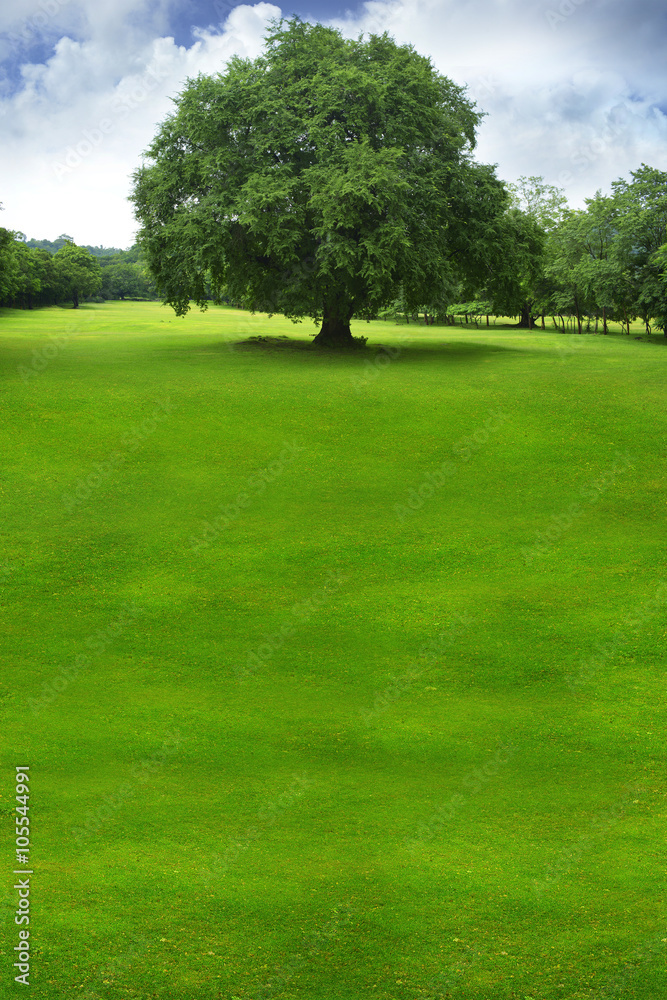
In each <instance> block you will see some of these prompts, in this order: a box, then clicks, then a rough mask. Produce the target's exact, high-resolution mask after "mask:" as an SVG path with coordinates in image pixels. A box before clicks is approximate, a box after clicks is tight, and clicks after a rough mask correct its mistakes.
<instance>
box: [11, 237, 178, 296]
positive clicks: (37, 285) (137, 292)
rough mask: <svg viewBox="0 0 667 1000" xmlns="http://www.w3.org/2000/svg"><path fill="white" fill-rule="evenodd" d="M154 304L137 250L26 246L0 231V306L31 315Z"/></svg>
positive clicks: (61, 243) (66, 243) (59, 243)
mask: <svg viewBox="0 0 667 1000" xmlns="http://www.w3.org/2000/svg"><path fill="white" fill-rule="evenodd" d="M126 298H133V299H155V298H158V293H157V289H156V287H155V283H154V281H153V280H152V278H151V276H150V274H149V273H148V269H147V266H146V264H145V262H144V261H143V259H142V256H141V250H140V248H139V247H138V246H134V247H132V248H131V249H130V250H119V249H117V248H115V247H109V248H105V247H102V246H99V247H91V246H86V247H83V246H77V245H76V244H75V242H74V240H73V239H72V238H71V237H70V236H68V235H67V234H65V233H63V234H62V235H61V236H59V237H58V239H57V240H53V241H49V240H26V238H25V236H24V234H23V233H17V232H12V231H11V230H8V229H3V228H0V306H7V307H11V308H14V309H35V308H38V307H40V306H52V305H59V304H61V303H64V302H71V303H72V305H73V307H74V308H75V309H76V308H77V307H78V305H79V303H80V302H81V301H84V300H86V299H87V300H90V299H94V300H98V301H100V300H106V299H126Z"/></svg>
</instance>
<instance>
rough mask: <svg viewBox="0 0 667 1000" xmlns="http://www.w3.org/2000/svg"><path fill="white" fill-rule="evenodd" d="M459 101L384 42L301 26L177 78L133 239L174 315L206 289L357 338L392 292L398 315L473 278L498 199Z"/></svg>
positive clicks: (278, 29)
mask: <svg viewBox="0 0 667 1000" xmlns="http://www.w3.org/2000/svg"><path fill="white" fill-rule="evenodd" d="M480 121H481V114H480V113H479V112H478V111H476V109H475V108H474V106H473V105H472V104H471V102H470V101H469V100H468V99H467V98H466V96H465V93H464V91H463V90H462V89H461V88H460V87H458V86H457V85H456V84H454V83H452V81H451V80H449V79H447V78H446V77H444V76H441V75H440V74H438V73H437V72H436V71H435V69H434V68H433V66H432V64H431V63H430V61H429V60H428V59H426V58H424V57H423V56H420V55H418V54H417V53H416V52H415V51H414V50H413V49H412V48H410V47H409V46H398V45H397V44H396V43H395V42H394V41H393V40H392V39H390V38H389V37H388V36H387V35H383V36H382V37H376V36H372V37H371V38H369V39H368V41H352V40H346V39H344V38H343V37H342V36H341V34H340V32H338V31H336V30H335V29H333V28H329V27H325V26H323V25H321V24H315V25H311V24H305V23H303V22H301V21H299V20H298V19H293V20H291V21H289V22H287V23H285V22H283V21H281V22H280V23H279V24H274V26H273V28H272V30H271V31H270V33H269V35H268V37H267V40H266V50H265V54H264V55H263V56H261V57H260V58H259V59H256V60H255V61H254V62H251V61H249V60H243V59H240V58H233V59H231V60H230V62H229V63H228V65H227V70H226V72H225V74H224V75H218V76H217V77H215V78H211V77H203V76H200V77H199V78H198V79H196V80H190V81H189V82H188V84H187V87H186V89H185V90H184V92H183V93H182V94H181V95H180V96H179V97H178V98H177V100H176V112H175V114H173V115H172V116H171V117H169V118H168V119H167V120H166V121H165V122H164V124H163V125H162V127H161V128H160V130H159V133H158V135H157V137H156V139H155V140H154V142H153V144H152V145H151V147H150V149H149V150H148V153H147V158H148V161H149V162H148V164H147V165H146V166H144V167H142V168H141V169H140V170H138V171H137V172H136V174H135V177H134V194H133V201H134V204H135V209H136V214H137V218H138V219H139V220H140V222H141V225H142V229H141V232H140V242H141V245H142V247H143V249H144V251H145V254H146V258H147V261H148V264H149V266H150V268H151V271H152V273H153V275H154V277H155V279H156V282H157V284H158V287H159V289H160V290H161V292H162V294H163V296H164V300H165V301H166V302H167V303H169V304H170V305H172V306H173V308H174V309H175V311H176V312H177V313H178V314H181V315H182V314H184V313H185V312H187V310H188V309H189V307H190V300H191V299H194V300H195V302H196V303H197V304H198V305H200V306H202V308H204V307H205V305H206V298H207V290H208V289H209V288H210V290H211V294H212V295H213V296H214V298H215V299H216V300H218V301H219V300H220V299H222V298H223V297H224V296H227V297H229V298H231V299H232V300H234V301H238V302H241V303H243V304H244V305H246V306H248V307H250V308H254V309H260V310H266V311H268V312H281V313H283V314H284V315H286V316H288V317H291V318H292V319H294V320H298V319H299V318H301V317H304V316H310V317H312V318H313V319H314V320H315V321H316V322H321V329H320V332H319V334H318V335H317V337H316V341H317V342H318V343H321V344H328V345H334V346H342V345H349V344H352V343H353V339H352V336H351V333H350V320H351V319H352V317H355V316H356V317H359V318H370V317H373V316H374V315H377V312H378V310H379V309H380V308H382V307H383V306H385V305H388V304H390V303H391V302H393V301H394V300H395V299H396V297H397V295H398V294H399V292H401V293H402V295H403V298H404V301H405V304H406V307H407V309H408V310H409V311H416V310H418V309H421V308H422V307H423V306H424V305H428V304H429V303H432V302H438V301H440V300H442V299H443V298H444V297H446V296H447V295H448V294H449V293H450V292H451V289H452V287H453V286H454V285H455V284H456V282H458V281H459V280H461V279H467V278H468V277H470V278H471V280H472V279H473V278H474V280H475V281H479V280H482V277H483V273H484V253H483V248H482V247H481V246H480V244H479V238H480V235H482V234H483V233H484V232H485V230H486V227H487V226H488V225H489V223H490V222H491V221H492V220H493V219H494V218H495V217H496V216H497V215H498V214H500V213H502V211H503V209H504V206H505V203H506V200H507V195H506V193H505V191H504V187H503V185H502V184H501V183H500V181H499V180H498V179H497V178H496V177H495V174H494V171H493V169H492V168H491V167H487V166H482V165H479V164H476V163H474V162H473V160H472V157H471V154H472V150H473V148H474V146H475V130H476V128H477V126H478V125H479V123H480Z"/></svg>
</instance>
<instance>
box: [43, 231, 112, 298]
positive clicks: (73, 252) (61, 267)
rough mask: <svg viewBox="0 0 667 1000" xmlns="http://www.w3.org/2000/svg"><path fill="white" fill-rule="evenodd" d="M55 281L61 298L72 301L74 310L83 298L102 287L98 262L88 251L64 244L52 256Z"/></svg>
mask: <svg viewBox="0 0 667 1000" xmlns="http://www.w3.org/2000/svg"><path fill="white" fill-rule="evenodd" d="M53 262H54V265H55V273H56V279H57V281H58V284H59V286H60V293H61V295H62V297H63V298H68V299H71V300H72V305H73V306H74V308H75V309H77V308H78V306H79V300H80V298H82V297H83V296H87V295H94V294H95V293H96V292H98V291H99V290H100V288H101V287H102V271H101V268H100V264H99V261H98V260H97V258H96V257H93V255H92V254H91V253H89V252H88V250H84V248H83V247H78V246H76V245H75V244H74V243H66V244H65V246H63V247H61V249H60V250H59V251H58V253H57V254H56V255H55V256H54V258H53Z"/></svg>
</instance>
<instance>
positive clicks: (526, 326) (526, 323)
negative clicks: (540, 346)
mask: <svg viewBox="0 0 667 1000" xmlns="http://www.w3.org/2000/svg"><path fill="white" fill-rule="evenodd" d="M517 326H518V327H519V329H520V330H532V328H533V318H532V316H531V315H530V308H529V307H528V303H527V302H524V304H523V305H522V306H521V317H520V319H519V322H518V324H517Z"/></svg>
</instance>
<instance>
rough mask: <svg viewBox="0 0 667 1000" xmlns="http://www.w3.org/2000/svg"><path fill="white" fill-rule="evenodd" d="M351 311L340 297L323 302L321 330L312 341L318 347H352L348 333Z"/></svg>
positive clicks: (352, 341)
mask: <svg viewBox="0 0 667 1000" xmlns="http://www.w3.org/2000/svg"><path fill="white" fill-rule="evenodd" d="M351 319H352V309H351V308H350V306H349V304H348V303H346V302H345V301H344V300H343V299H342V298H341V297H333V296H332V298H330V299H327V300H325V302H324V309H323V313H322V328H321V329H320V332H319V333H318V335H317V336H316V337H315V340H314V341H313V343H314V344H319V346H320V347H354V339H353V337H352V332H351V331H350V320H351Z"/></svg>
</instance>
